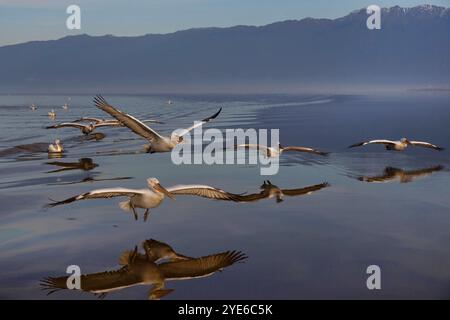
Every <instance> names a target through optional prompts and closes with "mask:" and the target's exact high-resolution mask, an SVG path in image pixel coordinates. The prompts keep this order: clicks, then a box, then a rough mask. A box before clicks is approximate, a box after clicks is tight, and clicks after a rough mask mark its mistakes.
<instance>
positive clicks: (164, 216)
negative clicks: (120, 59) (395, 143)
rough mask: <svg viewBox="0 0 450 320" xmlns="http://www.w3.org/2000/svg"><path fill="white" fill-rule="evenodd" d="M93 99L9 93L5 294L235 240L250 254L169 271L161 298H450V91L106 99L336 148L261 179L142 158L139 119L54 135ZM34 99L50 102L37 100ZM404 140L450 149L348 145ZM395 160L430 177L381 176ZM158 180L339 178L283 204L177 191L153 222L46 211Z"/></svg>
mask: <svg viewBox="0 0 450 320" xmlns="http://www.w3.org/2000/svg"><path fill="white" fill-rule="evenodd" d="M92 98H93V97H92V96H90V95H89V96H88V95H86V96H82V95H77V96H72V97H71V101H70V109H69V110H68V111H63V110H62V109H61V107H60V106H61V105H62V104H63V103H64V102H65V101H66V99H67V96H43V95H40V96H32V95H23V96H17V95H1V96H0V119H1V121H0V203H1V206H0V270H1V272H0V297H1V298H8V299H24V298H26V299H97V297H96V296H95V295H93V294H90V293H86V292H78V291H74V290H70V291H69V290H65V291H59V292H55V293H53V294H51V295H48V296H47V294H46V291H43V290H41V287H40V285H39V283H40V281H41V280H42V279H43V278H45V277H49V276H64V275H66V268H67V266H69V265H78V266H80V268H81V270H82V273H83V274H84V273H96V272H102V271H106V270H114V269H117V268H118V267H119V264H118V262H119V257H120V256H121V254H122V252H124V251H126V250H132V249H134V248H135V246H140V245H141V243H142V242H143V241H144V240H146V239H151V238H153V239H156V240H159V241H162V242H165V243H167V244H169V245H170V246H172V247H173V248H174V249H175V250H176V251H177V252H179V253H181V254H184V255H187V256H191V257H201V256H207V255H211V254H215V253H220V252H223V251H227V250H239V251H242V252H243V253H245V254H246V255H247V256H248V258H247V259H246V260H245V261H244V262H245V263H236V264H234V265H232V266H230V267H228V268H225V269H224V270H223V272H218V273H215V274H213V275H211V276H209V277H204V278H200V279H188V280H183V281H168V282H167V283H166V287H167V288H170V289H174V291H173V292H171V293H170V294H168V295H167V296H165V297H164V298H163V299H308V298H319V299H328V298H357V299H360V298H364V299H378V298H389V299H391V298H394V299H396V298H438V299H449V298H450V188H449V186H450V174H449V168H450V152H449V151H448V150H449V149H450V125H449V124H450V93H448V92H404V93H397V94H383V95H382V94H377V95H297V96H296V95H257V96H250V95H248V96H245V95H239V96H225V95H204V96H200V95H197V96H181V95H178V96H137V95H128V96H120V95H105V98H106V99H107V100H108V102H110V103H111V104H112V105H115V106H118V107H120V109H122V110H124V111H126V112H129V113H131V114H133V115H135V116H137V117H138V118H141V119H148V118H156V119H158V120H161V121H164V122H165V124H158V125H154V126H153V127H154V128H155V129H156V130H161V132H163V133H166V134H169V133H170V132H171V131H172V130H173V129H176V128H184V127H188V126H190V125H191V124H192V122H193V121H194V120H199V119H202V118H204V117H207V116H209V115H211V114H213V113H214V112H215V111H217V109H218V107H219V106H221V107H223V111H222V113H221V114H220V115H219V117H218V118H217V119H216V120H215V121H214V122H211V123H208V124H207V125H206V126H205V129H206V128H217V129H221V130H225V129H227V128H269V129H271V128H279V129H280V142H281V143H282V144H283V145H298V146H311V147H316V148H318V149H321V150H326V151H329V152H331V153H330V155H329V156H328V157H320V156H316V155H309V154H298V153H285V154H283V155H282V156H281V159H280V166H281V167H280V170H279V172H278V174H277V175H274V176H261V175H260V170H259V169H260V168H259V166H258V165H211V166H208V165H181V166H177V165H174V164H172V162H171V157H170V153H160V154H158V153H155V154H144V153H142V152H141V151H142V146H143V145H144V144H145V143H146V141H145V140H144V139H141V138H140V137H138V136H136V135H134V134H133V133H132V132H131V131H130V130H128V129H127V128H105V129H99V130H98V131H99V132H103V133H104V134H105V135H106V137H105V138H104V139H103V140H101V141H86V140H83V139H82V138H83V137H81V136H82V134H81V133H80V132H79V131H78V130H76V129H67V128H66V129H59V130H46V129H45V126H47V125H51V124H52V123H54V122H53V121H52V120H50V119H49V118H48V116H47V112H48V111H50V110H51V109H52V108H55V109H56V111H57V119H56V120H57V121H58V122H59V121H71V120H75V119H77V118H79V117H81V116H99V117H102V118H105V117H107V115H106V114H103V113H102V112H101V111H100V110H98V109H96V108H95V107H94V106H93V103H92ZM169 99H170V100H171V101H172V102H173V104H171V105H168V104H167V103H166V101H167V100H169ZM32 103H35V104H36V105H37V106H38V107H39V109H38V110H37V111H34V112H33V111H31V110H29V105H31V104H32ZM402 137H408V138H409V139H412V140H424V141H430V142H433V143H435V144H438V145H442V146H443V147H445V148H447V149H446V150H444V151H442V152H437V151H434V150H430V149H421V148H409V149H408V150H406V151H405V152H400V153H399V152H388V151H386V150H384V148H383V147H382V146H366V147H363V148H355V149H348V148H347V146H349V145H351V144H353V143H356V142H359V141H363V140H365V139H373V138H387V139H394V140H397V139H400V138H402ZM56 138H60V139H61V140H62V141H63V142H64V146H65V148H66V153H65V155H64V157H63V158H62V159H49V158H48V155H47V153H46V151H45V149H46V146H47V145H48V144H49V143H50V142H52V141H54V140H55V139H56ZM23 145H25V147H21V148H17V146H23ZM81 158H91V159H92V160H93V162H94V163H96V164H97V165H98V166H97V167H95V168H93V169H92V170H89V171H85V170H63V171H59V170H58V169H60V167H58V166H57V165H55V164H48V163H49V162H55V161H59V162H77V161H78V159H81ZM387 167H388V168H389V167H394V168H397V169H398V170H394V171H395V172H401V170H405V171H406V172H408V171H416V170H421V169H425V173H427V174H424V175H421V176H417V177H415V178H412V179H409V178H411V176H412V175H414V174H410V175H409V178H405V179H404V181H403V183H402V182H401V181H400V180H398V179H392V180H388V181H386V182H385V183H371V182H368V181H371V179H370V178H371V177H377V176H380V175H383V174H384V172H385V169H386V168H387ZM389 170H391V171H389ZM392 170H393V169H388V172H393V171H392ZM427 170H428V171H427ZM148 177H157V178H158V179H159V181H160V182H161V184H162V185H163V186H166V187H170V186H173V185H176V184H206V185H211V186H214V187H218V188H221V189H224V190H226V191H229V192H233V193H243V192H248V193H258V192H260V186H261V185H262V184H263V182H264V180H270V181H271V182H272V183H273V184H275V185H277V186H279V187H280V188H282V189H294V188H302V187H306V186H310V185H316V184H320V183H323V182H328V183H329V184H330V186H329V187H327V188H323V189H321V190H319V191H317V192H314V193H312V194H309V195H305V196H296V197H285V199H284V201H282V202H279V203H277V202H276V200H275V199H273V198H272V199H263V200H261V201H257V202H252V203H233V202H227V201H214V200H209V199H204V198H200V197H194V196H177V199H176V201H172V200H170V199H166V200H165V201H164V202H163V204H162V205H161V206H160V207H158V208H155V209H153V210H152V211H151V212H152V213H151V216H150V218H149V220H148V221H147V222H144V221H143V220H142V219H139V220H138V221H135V220H134V218H133V215H131V214H129V213H125V212H123V211H122V210H120V208H119V207H118V202H119V201H123V200H121V199H106V200H88V201H80V202H77V203H72V204H69V205H66V206H60V207H56V208H53V209H44V208H43V207H44V206H45V205H46V204H47V203H49V202H50V200H49V199H50V198H51V199H56V200H61V199H65V198H68V197H70V196H74V195H77V194H80V193H84V192H87V191H89V190H92V189H98V188H108V187H119V186H121V187H129V188H145V186H146V179H147V178H148ZM362 177H365V178H362ZM361 180H363V181H361ZM364 180H366V181H364ZM409 180H411V181H409ZM369 265H378V266H379V267H380V268H381V286H382V287H381V290H368V289H367V286H366V280H367V277H368V276H369V275H368V274H367V273H366V269H367V267H368V266H369ZM148 291H149V287H148V286H135V287H130V288H125V289H123V290H118V291H116V292H114V293H111V294H109V295H108V296H107V297H106V299H146V298H147V295H148Z"/></svg>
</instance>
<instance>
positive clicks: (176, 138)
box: [170, 133, 184, 144]
mask: <svg viewBox="0 0 450 320" xmlns="http://www.w3.org/2000/svg"><path fill="white" fill-rule="evenodd" d="M170 141H172V143H174V144H179V143H182V142H183V141H184V138H183V137H182V136H179V135H178V134H176V133H174V134H172V135H171V137H170Z"/></svg>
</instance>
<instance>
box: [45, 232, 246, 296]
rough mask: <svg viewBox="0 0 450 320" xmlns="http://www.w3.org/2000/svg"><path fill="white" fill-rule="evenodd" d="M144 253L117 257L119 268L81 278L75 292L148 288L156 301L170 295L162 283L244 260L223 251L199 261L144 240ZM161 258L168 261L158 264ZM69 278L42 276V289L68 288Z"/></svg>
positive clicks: (101, 293) (205, 273)
mask: <svg viewBox="0 0 450 320" xmlns="http://www.w3.org/2000/svg"><path fill="white" fill-rule="evenodd" d="M142 247H143V248H144V253H140V252H139V251H138V247H137V246H136V247H135V249H134V250H131V251H125V252H124V253H122V255H121V256H120V258H119V264H120V265H121V266H122V267H121V268H120V269H118V270H109V271H104V272H99V273H91V274H86V275H82V276H81V279H80V286H81V288H80V289H79V290H81V291H85V292H89V293H93V294H95V295H98V297H99V298H104V297H105V296H106V295H107V294H108V293H111V292H115V291H119V290H122V289H126V288H130V287H133V286H137V285H147V286H152V287H151V289H150V291H149V293H148V296H147V298H148V299H160V298H162V297H164V296H166V295H167V294H169V293H171V292H172V291H173V289H166V288H165V282H166V281H171V280H189V279H196V278H202V277H207V276H210V275H213V274H214V273H216V272H217V271H221V270H222V269H224V268H226V267H229V266H231V265H233V264H235V263H238V262H242V261H244V260H245V259H247V258H248V257H247V256H246V255H245V254H243V253H242V252H240V251H225V252H222V253H217V254H213V255H209V256H204V257H200V258H189V257H186V256H183V255H180V254H178V253H176V252H175V251H174V250H173V249H172V248H171V247H170V246H169V245H168V244H165V243H162V242H159V241H156V240H147V241H145V242H144V243H143V244H142ZM161 259H169V260H168V261H163V262H160V263H158V262H159V261H160V260H161ZM68 279H69V276H67V275H65V276H62V277H46V278H44V279H42V280H41V282H40V285H41V287H42V289H44V290H47V291H48V293H47V294H52V293H54V292H57V291H60V290H64V289H68V288H67V280H68Z"/></svg>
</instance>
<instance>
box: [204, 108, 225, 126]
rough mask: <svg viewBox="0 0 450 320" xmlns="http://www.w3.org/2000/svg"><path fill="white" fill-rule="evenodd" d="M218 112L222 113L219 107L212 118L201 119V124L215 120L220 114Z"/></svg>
mask: <svg viewBox="0 0 450 320" xmlns="http://www.w3.org/2000/svg"><path fill="white" fill-rule="evenodd" d="M220 112H222V107H220V109H219V111H217V112H216V113H215V114H213V115H212V116H210V117H208V118H205V119H203V120H202V122H208V121H211V120H213V119H215V118H217V116H218V115H219V114H220Z"/></svg>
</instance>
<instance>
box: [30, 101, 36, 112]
mask: <svg viewBox="0 0 450 320" xmlns="http://www.w3.org/2000/svg"><path fill="white" fill-rule="evenodd" d="M30 110H31V111H36V110H37V107H36V105H35V104H34V103H33V104H32V105H31V106H30Z"/></svg>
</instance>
